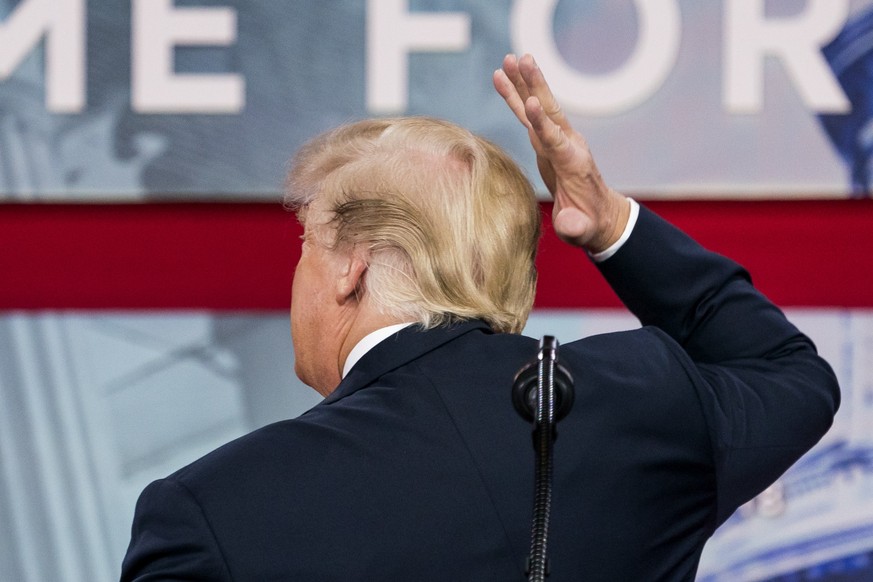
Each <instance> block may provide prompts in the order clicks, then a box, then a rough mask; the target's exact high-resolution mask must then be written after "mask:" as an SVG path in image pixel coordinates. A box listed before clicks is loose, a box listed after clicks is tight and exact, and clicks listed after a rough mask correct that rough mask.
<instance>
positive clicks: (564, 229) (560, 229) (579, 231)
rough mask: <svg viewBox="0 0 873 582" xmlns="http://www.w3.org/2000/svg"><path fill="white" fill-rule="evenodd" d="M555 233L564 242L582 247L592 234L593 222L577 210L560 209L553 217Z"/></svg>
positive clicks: (593, 229)
mask: <svg viewBox="0 0 873 582" xmlns="http://www.w3.org/2000/svg"><path fill="white" fill-rule="evenodd" d="M554 226H555V232H556V233H557V235H558V236H559V237H560V238H561V239H562V240H564V241H566V242H568V243H570V244H573V245H576V246H580V247H581V246H584V245H585V243H587V242H588V241H589V240H590V239H591V237H592V236H593V234H594V231H595V228H594V221H593V220H591V217H589V216H588V215H587V214H585V213H584V212H582V211H581V210H579V209H578V208H562V209H561V210H559V211H558V213H557V214H556V215H555V220H554Z"/></svg>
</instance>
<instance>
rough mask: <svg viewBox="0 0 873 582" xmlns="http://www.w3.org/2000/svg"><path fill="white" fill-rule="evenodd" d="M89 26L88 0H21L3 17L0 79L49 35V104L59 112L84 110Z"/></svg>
mask: <svg viewBox="0 0 873 582" xmlns="http://www.w3.org/2000/svg"><path fill="white" fill-rule="evenodd" d="M13 4H14V3H13ZM85 26H86V24H85V0H21V1H20V2H19V3H18V6H17V7H15V8H14V9H13V10H12V12H11V13H10V14H9V15H8V16H7V17H6V19H5V20H3V21H0V82H2V81H4V80H5V79H7V78H8V77H9V76H10V75H12V73H13V72H14V71H15V69H17V68H18V66H19V65H21V63H22V61H23V60H24V58H25V57H26V56H27V55H28V54H29V53H30V52H31V51H32V50H33V49H34V48H35V47H36V46H37V45H38V44H39V42H40V40H41V39H42V38H43V37H45V79H46V80H45V87H46V106H47V107H48V109H49V110H50V111H53V112H56V113H78V112H80V111H82V110H83V109H84V108H85V36H86V35H85V32H86V31H85Z"/></svg>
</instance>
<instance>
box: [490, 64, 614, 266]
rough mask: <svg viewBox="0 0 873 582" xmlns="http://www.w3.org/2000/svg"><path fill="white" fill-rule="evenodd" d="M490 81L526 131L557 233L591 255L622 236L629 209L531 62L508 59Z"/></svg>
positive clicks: (536, 67) (541, 74)
mask: <svg viewBox="0 0 873 582" xmlns="http://www.w3.org/2000/svg"><path fill="white" fill-rule="evenodd" d="M493 80H494V87H495V89H497V92H498V93H500V96H501V97H503V99H504V101H506V104H507V105H508V106H509V108H510V109H511V110H512V112H513V113H514V114H515V116H516V117H517V118H518V120H519V121H520V122H521V123H522V124H523V125H524V126H525V127H526V128H527V130H528V136H529V137H530V142H531V145H532V146H533V148H534V151H535V152H536V154H537V167H538V168H539V171H540V175H541V176H542V178H543V182H545V185H546V187H547V188H548V189H549V192H551V193H552V197H553V198H554V200H555V209H554V213H553V215H552V221H553V223H554V226H555V232H556V233H557V234H558V236H559V237H561V239H562V240H564V241H565V242H567V243H569V244H572V245H574V246H578V247H582V248H585V249H586V250H588V251H590V252H592V253H596V252H599V251H602V250H605V249H606V248H607V247H609V246H610V245H611V244H612V243H614V242H615V241H617V240H618V238H619V237H620V236H621V233H622V231H623V230H624V227H625V225H626V224H627V220H628V216H629V213H630V207H629V205H628V202H627V200H626V199H625V198H624V196H622V195H621V194H619V193H618V192H616V191H615V190H613V189H612V188H610V187H609V186H607V185H606V183H605V182H604V181H603V178H602V177H601V175H600V171H599V170H598V169H597V165H596V164H595V163H594V158H593V157H592V156H591V152H590V150H589V149H588V144H587V143H586V142H585V138H583V137H582V135H581V134H580V133H579V132H577V131H576V130H574V129H573V127H572V126H571V125H570V122H569V120H568V119H567V116H566V115H564V112H563V110H562V109H561V106H560V105H559V104H558V102H557V100H556V99H555V97H554V95H552V91H551V89H550V88H549V85H548V83H547V82H546V79H545V77H544V76H543V73H542V71H540V69H539V67H538V66H537V64H536V62H535V61H534V59H533V57H532V56H530V55H524V56H523V57H521V59H518V58H516V56H515V55H507V56H506V58H504V59H503V68H501V69H498V70H496V71H495V72H494V79H493Z"/></svg>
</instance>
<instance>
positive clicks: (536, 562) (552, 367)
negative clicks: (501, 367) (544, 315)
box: [512, 335, 574, 582]
mask: <svg viewBox="0 0 873 582" xmlns="http://www.w3.org/2000/svg"><path fill="white" fill-rule="evenodd" d="M573 399H574V393H573V377H572V376H571V375H570V372H569V371H568V370H567V369H566V368H564V367H563V366H561V365H560V364H559V363H558V340H556V339H555V338H554V337H553V336H550V335H547V336H543V339H542V340H541V341H540V349H539V351H538V352H537V357H536V359H535V360H533V361H532V362H530V363H528V364H526V365H525V366H524V367H523V368H522V369H521V370H519V371H518V374H516V375H515V381H514V382H513V383H512V403H513V405H514V406H515V409H516V411H518V413H519V414H520V415H521V417H522V418H524V419H525V420H526V421H528V422H531V423H533V427H534V428H533V446H534V451H535V452H536V460H535V465H534V482H535V483H534V507H533V518H532V520H531V546H530V555H529V556H528V559H527V565H526V569H525V574H527V576H528V582H545V578H546V576H548V574H549V559H548V555H547V549H548V539H549V519H550V515H551V506H552V456H553V455H552V444H553V443H554V441H555V439H556V438H557V436H558V432H557V430H556V426H557V422H558V420H560V419H562V418H563V417H565V416H566V415H567V413H568V412H570V409H571V408H572V407H573Z"/></svg>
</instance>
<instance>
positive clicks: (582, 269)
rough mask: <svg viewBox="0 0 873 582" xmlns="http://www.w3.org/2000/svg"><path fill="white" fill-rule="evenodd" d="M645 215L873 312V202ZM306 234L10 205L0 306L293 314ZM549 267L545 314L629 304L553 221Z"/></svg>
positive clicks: (289, 228) (263, 217)
mask: <svg viewBox="0 0 873 582" xmlns="http://www.w3.org/2000/svg"><path fill="white" fill-rule="evenodd" d="M647 206H649V207H650V208H652V209H653V210H654V211H655V212H658V213H659V214H661V215H662V216H664V217H665V218H667V219H668V220H670V221H671V222H673V223H674V224H676V225H678V226H679V227H680V228H682V229H683V230H685V231H686V232H688V233H689V234H691V235H692V236H694V237H695V238H696V239H697V240H699V241H700V242H702V243H703V244H704V245H706V246H708V247H709V248H711V249H713V250H716V251H718V252H720V253H722V254H725V255H728V256H730V257H732V258H734V259H736V260H738V261H739V262H740V263H742V264H744V265H745V266H746V267H747V268H748V269H749V270H750V272H751V273H752V276H753V278H754V280H755V282H756V284H757V285H758V287H759V288H760V289H762V290H763V291H764V293H766V294H767V295H769V296H770V297H771V298H772V299H773V300H774V301H776V302H777V303H778V304H780V305H783V306H845V307H873V228H871V227H873V200H858V201H851V200H835V201H765V202H761V201H752V202H738V201H737V202H734V201H731V202H726V201H716V202H703V201H701V202H697V201H694V202H690V201H683V202H651V203H648V204H647ZM543 210H544V214H545V215H546V216H548V213H549V210H550V207H549V205H544V208H543ZM299 234H300V227H299V226H298V225H297V223H296V221H295V219H294V216H293V215H292V214H289V213H287V212H285V211H284V210H283V209H282V208H281V206H279V205H278V204H263V203H252V204H249V203H245V204H237V203H206V204H200V203H197V204H187V203H181V204H163V203H162V204H118V205H110V204H105V205H104V204H98V205H56V204H2V205H0V274H2V275H0V309H5V310H9V309H25V310H31V309H88V310H93V309H216V310H273V309H286V308H287V306H288V304H289V298H290V288H291V277H292V273H293V268H294V264H295V263H296V261H297V257H298V255H299V240H298V238H297V237H298V236H299ZM538 267H539V271H540V284H539V293H538V296H537V307H541V308H578V307H614V306H618V301H617V299H616V298H615V296H614V295H613V294H612V292H611V291H610V290H609V288H608V287H607V286H606V284H605V283H604V282H603V280H602V279H601V278H600V277H599V275H598V274H597V272H596V269H595V268H594V267H593V266H592V265H590V264H588V262H587V261H586V260H584V259H581V260H580V252H579V251H577V250H575V249H571V248H569V247H567V246H566V245H563V244H562V243H560V242H559V241H558V240H557V239H556V238H555V236H554V233H553V232H552V231H551V227H550V225H549V224H548V219H547V220H546V228H545V236H544V238H543V242H542V245H541V250H540V257H539V261H538Z"/></svg>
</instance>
